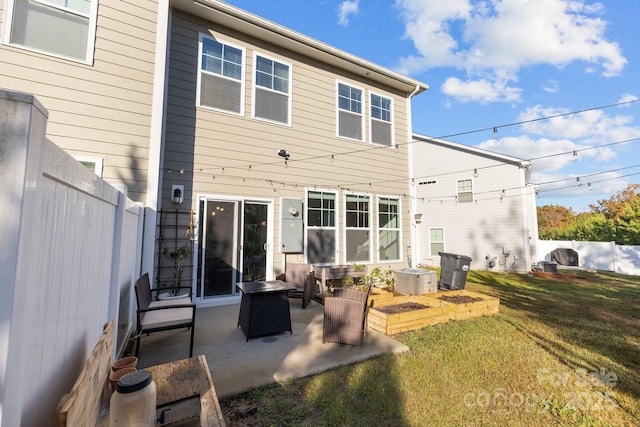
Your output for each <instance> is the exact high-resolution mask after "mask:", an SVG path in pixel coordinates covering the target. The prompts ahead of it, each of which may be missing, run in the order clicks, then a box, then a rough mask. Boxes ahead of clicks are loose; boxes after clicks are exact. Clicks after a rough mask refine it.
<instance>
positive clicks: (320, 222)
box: [307, 190, 337, 264]
mask: <svg viewBox="0 0 640 427" xmlns="http://www.w3.org/2000/svg"><path fill="white" fill-rule="evenodd" d="M336 209H337V206H336V193H335V192H332V191H315V190H314V191H308V192H307V262H308V263H310V264H333V263H335V262H336V248H337V246H336V228H337V224H336Z"/></svg>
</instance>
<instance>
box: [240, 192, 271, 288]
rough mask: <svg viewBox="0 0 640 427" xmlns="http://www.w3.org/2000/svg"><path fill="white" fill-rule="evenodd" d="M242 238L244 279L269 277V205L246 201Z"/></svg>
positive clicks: (250, 280) (264, 278)
mask: <svg viewBox="0 0 640 427" xmlns="http://www.w3.org/2000/svg"><path fill="white" fill-rule="evenodd" d="M243 219H244V226H243V238H242V254H243V257H242V260H243V264H244V265H243V268H242V281H243V282H253V281H256V280H266V278H267V249H268V244H267V205H266V204H259V203H247V202H245V203H244V209H243Z"/></svg>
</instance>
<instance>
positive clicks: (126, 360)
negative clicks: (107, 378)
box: [111, 356, 138, 372]
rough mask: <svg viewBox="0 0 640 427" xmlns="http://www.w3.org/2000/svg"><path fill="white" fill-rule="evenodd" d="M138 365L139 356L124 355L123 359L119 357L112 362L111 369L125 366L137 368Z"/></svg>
mask: <svg viewBox="0 0 640 427" xmlns="http://www.w3.org/2000/svg"><path fill="white" fill-rule="evenodd" d="M136 366H138V358H137V357H134V356H129V357H123V358H122V359H118V360H116V361H115V362H113V363H112V364H111V370H112V371H113V372H116V371H119V370H120V369H124V368H135V367H136Z"/></svg>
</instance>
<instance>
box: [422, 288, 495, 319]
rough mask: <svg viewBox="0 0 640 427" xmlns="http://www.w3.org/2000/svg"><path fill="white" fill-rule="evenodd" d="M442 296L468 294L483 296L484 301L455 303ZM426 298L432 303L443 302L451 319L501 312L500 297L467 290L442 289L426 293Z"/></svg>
mask: <svg viewBox="0 0 640 427" xmlns="http://www.w3.org/2000/svg"><path fill="white" fill-rule="evenodd" d="M441 296H454V297H455V296H468V297H472V298H481V299H482V301H475V302H468V303H455V302H449V301H445V300H441V299H439V298H440V297H441ZM425 298H427V299H430V300H432V304H436V303H441V304H443V305H444V306H445V307H446V309H447V311H448V314H449V319H451V320H464V319H469V318H472V317H478V316H486V315H490V314H495V313H498V312H499V309H500V299H499V298H495V297H490V296H487V295H483V294H479V293H477V292H471V291H467V290H454V291H441V292H436V293H433V294H428V295H425Z"/></svg>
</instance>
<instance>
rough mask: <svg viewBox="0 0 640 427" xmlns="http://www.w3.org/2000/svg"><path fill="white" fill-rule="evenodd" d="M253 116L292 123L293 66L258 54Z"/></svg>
mask: <svg viewBox="0 0 640 427" xmlns="http://www.w3.org/2000/svg"><path fill="white" fill-rule="evenodd" d="M255 64H256V66H255V93H254V110H253V116H254V117H256V118H259V119H266V120H271V121H274V122H278V123H284V124H290V123H291V119H290V117H291V96H290V94H291V66H290V65H288V64H284V63H282V62H279V61H276V60H273V59H269V58H267V57H264V56H261V55H256V58H255Z"/></svg>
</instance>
